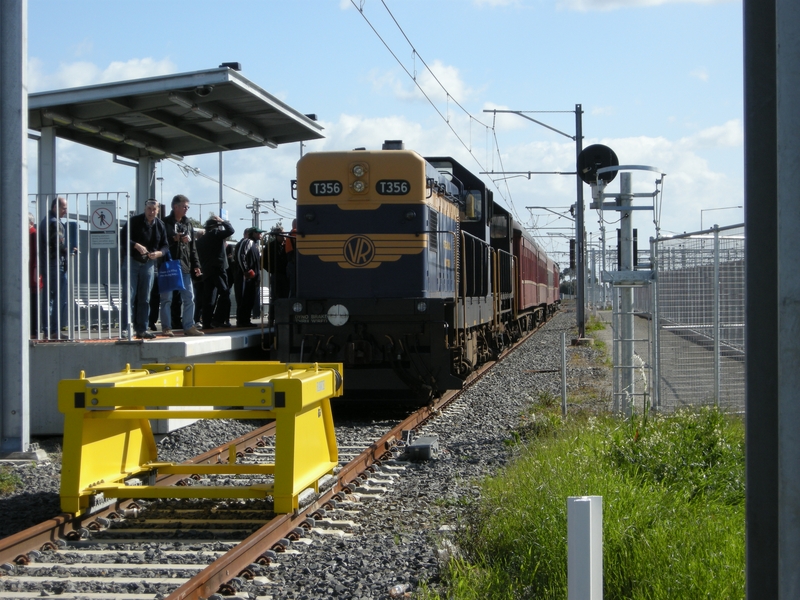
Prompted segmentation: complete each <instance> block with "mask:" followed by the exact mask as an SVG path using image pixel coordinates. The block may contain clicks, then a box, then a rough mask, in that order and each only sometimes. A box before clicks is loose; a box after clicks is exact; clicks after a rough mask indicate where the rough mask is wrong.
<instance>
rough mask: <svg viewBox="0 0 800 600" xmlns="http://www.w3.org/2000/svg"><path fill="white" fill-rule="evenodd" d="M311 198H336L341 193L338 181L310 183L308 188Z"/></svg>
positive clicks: (340, 185)
mask: <svg viewBox="0 0 800 600" xmlns="http://www.w3.org/2000/svg"><path fill="white" fill-rule="evenodd" d="M309 191H310V192H311V195H312V196H338V195H339V194H341V193H342V184H341V182H340V181H335V180H331V181H312V182H311V185H310V186H309Z"/></svg>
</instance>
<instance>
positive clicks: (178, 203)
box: [161, 194, 203, 337]
mask: <svg viewBox="0 0 800 600" xmlns="http://www.w3.org/2000/svg"><path fill="white" fill-rule="evenodd" d="M187 212H189V198H187V197H186V196H184V195H183V194H178V195H177V196H175V197H174V198H173V199H172V212H171V213H169V215H167V216H166V217H165V218H164V225H165V226H166V228H167V238H168V239H169V253H170V255H171V256H172V259H173V260H180V261H181V272H182V273H183V287H184V289H182V290H180V298H181V305H182V306H181V308H182V311H181V318H182V321H183V323H182V324H183V333H184V335H203V332H202V331H200V330H199V329H198V328H197V327H195V325H194V292H193V290H192V274H194V275H195V276H197V277H199V276H200V275H201V274H202V271H201V269H200V259H199V258H198V257H197V249H196V248H195V241H194V228H193V227H192V223H191V221H190V220H189V218H188V217H187V216H186V213H187ZM171 309H172V292H171V291H170V292H166V293H162V294H161V332H162V334H163V335H165V336H167V337H173V336H174V335H175V334H174V333H173V332H172V314H171Z"/></svg>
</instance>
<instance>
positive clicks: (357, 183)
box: [353, 179, 367, 193]
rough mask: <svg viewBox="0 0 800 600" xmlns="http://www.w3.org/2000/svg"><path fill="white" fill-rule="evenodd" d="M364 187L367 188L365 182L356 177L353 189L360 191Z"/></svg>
mask: <svg viewBox="0 0 800 600" xmlns="http://www.w3.org/2000/svg"><path fill="white" fill-rule="evenodd" d="M365 189H367V184H366V183H364V182H363V181H361V180H360V179H356V180H355V181H354V182H353V190H354V191H355V192H358V193H361V192H363V191H364V190H365Z"/></svg>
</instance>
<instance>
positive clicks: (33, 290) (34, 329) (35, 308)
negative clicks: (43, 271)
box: [28, 213, 44, 337]
mask: <svg viewBox="0 0 800 600" xmlns="http://www.w3.org/2000/svg"><path fill="white" fill-rule="evenodd" d="M28 240H29V247H28V275H29V280H28V287H29V291H30V296H31V337H36V335H38V333H39V295H40V294H41V293H42V289H43V288H44V283H43V282H42V277H41V275H39V267H38V266H37V264H36V262H37V261H36V252H37V250H36V248H37V247H38V243H37V241H36V217H34V216H33V214H31V213H28Z"/></svg>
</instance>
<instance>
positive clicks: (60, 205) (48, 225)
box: [39, 196, 78, 339]
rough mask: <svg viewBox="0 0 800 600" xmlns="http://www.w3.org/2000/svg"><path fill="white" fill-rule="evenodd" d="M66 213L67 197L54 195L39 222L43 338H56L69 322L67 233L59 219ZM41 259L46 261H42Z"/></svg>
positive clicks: (73, 252)
mask: <svg viewBox="0 0 800 600" xmlns="http://www.w3.org/2000/svg"><path fill="white" fill-rule="evenodd" d="M66 216H67V199H66V198H64V197H62V196H58V197H56V198H53V201H52V203H51V204H50V212H49V213H48V214H47V217H45V218H44V219H43V220H42V222H41V224H40V225H39V260H40V261H41V263H40V274H41V276H42V277H43V279H44V282H45V289H44V290H43V291H44V295H43V298H42V303H41V323H42V327H43V328H44V335H45V337H47V338H52V339H58V338H59V336H60V332H59V329H60V328H63V327H66V326H67V325H68V324H69V314H68V299H69V279H68V277H67V265H68V264H69V254H75V253H76V252H77V251H78V249H77V248H72V250H71V252H70V251H68V250H67V237H66V230H65V229H64V224H63V223H62V222H61V219H62V218H64V217H66ZM45 260H46V261H47V262H45Z"/></svg>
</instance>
